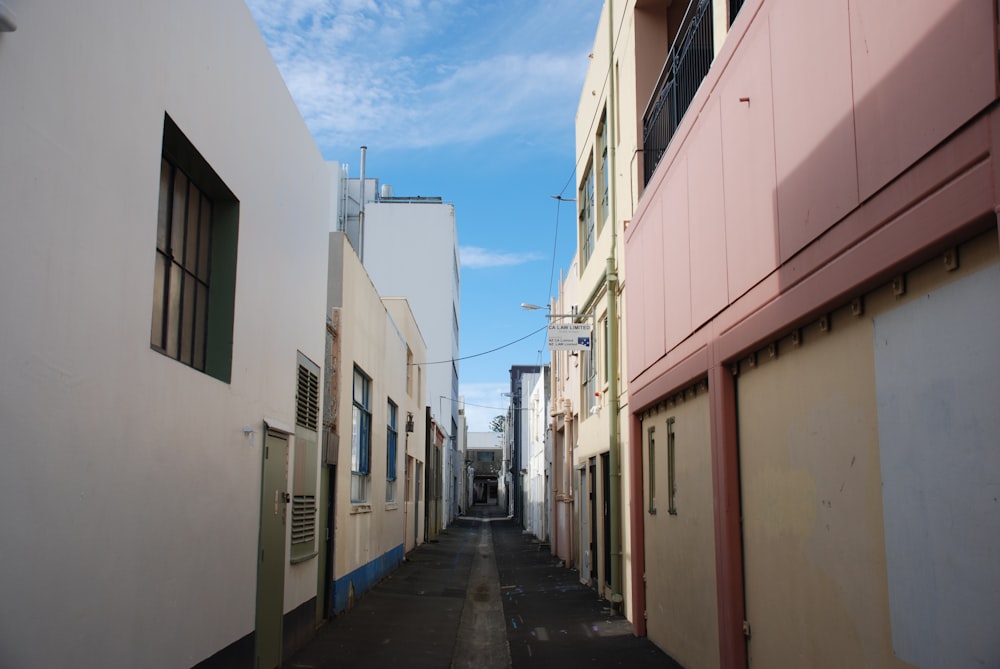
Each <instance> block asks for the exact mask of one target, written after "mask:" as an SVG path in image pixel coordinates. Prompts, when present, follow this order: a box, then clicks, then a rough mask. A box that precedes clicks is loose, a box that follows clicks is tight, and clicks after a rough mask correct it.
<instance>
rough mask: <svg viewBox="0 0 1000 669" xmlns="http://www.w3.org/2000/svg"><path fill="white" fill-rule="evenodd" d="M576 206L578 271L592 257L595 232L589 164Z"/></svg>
mask: <svg viewBox="0 0 1000 669" xmlns="http://www.w3.org/2000/svg"><path fill="white" fill-rule="evenodd" d="M577 204H578V207H579V210H580V230H579V239H580V269H581V270H582V269H583V268H584V267H586V266H587V262H588V261H589V260H590V257H591V256H592V255H594V245H595V244H596V241H597V240H596V239H595V237H596V236H597V235H596V230H595V229H594V170H593V166H592V165H591V164H588V165H587V170H586V172H584V174H583V180H582V181H581V182H580V191H579V193H578V194H577Z"/></svg>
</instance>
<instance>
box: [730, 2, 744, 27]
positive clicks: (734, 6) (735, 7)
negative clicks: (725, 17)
mask: <svg viewBox="0 0 1000 669" xmlns="http://www.w3.org/2000/svg"><path fill="white" fill-rule="evenodd" d="M741 7H743V0H729V25H733V21H735V20H736V15H737V14H739V13H740V8H741Z"/></svg>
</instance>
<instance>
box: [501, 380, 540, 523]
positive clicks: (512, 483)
mask: <svg viewBox="0 0 1000 669" xmlns="http://www.w3.org/2000/svg"><path fill="white" fill-rule="evenodd" d="M545 369H548V366H547V365H514V366H513V367H511V368H510V406H509V407H508V410H507V420H506V427H507V430H506V434H505V436H504V450H505V455H506V459H507V463H508V471H507V473H508V474H509V475H510V480H509V482H508V483H509V496H508V507H509V509H508V511H509V513H510V515H511V516H513V518H514V520H515V521H517V523H518V524H519V525H521V526H522V527H524V526H525V523H526V520H525V507H526V505H527V503H528V497H527V485H528V461H529V459H530V454H531V418H530V416H529V411H530V410H531V392H532V390H534V388H535V384H536V383H538V380H539V379H540V378H541V377H542V371H543V370H545Z"/></svg>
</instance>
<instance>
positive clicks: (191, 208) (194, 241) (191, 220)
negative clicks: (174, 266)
mask: <svg viewBox="0 0 1000 669" xmlns="http://www.w3.org/2000/svg"><path fill="white" fill-rule="evenodd" d="M187 205H188V211H187V233H186V234H185V237H184V238H185V240H186V244H185V248H184V269H186V270H188V271H189V272H192V273H193V272H195V271H196V269H197V268H196V266H197V264H198V238H199V236H200V235H199V232H198V225H199V223H198V214H199V213H200V211H201V192H200V191H199V190H198V189H197V188H196V187H195V185H194V184H193V183H189V184H188V202H187Z"/></svg>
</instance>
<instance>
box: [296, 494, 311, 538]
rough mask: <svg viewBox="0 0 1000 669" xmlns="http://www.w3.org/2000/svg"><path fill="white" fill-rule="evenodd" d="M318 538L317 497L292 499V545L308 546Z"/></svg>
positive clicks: (302, 496)
mask: <svg viewBox="0 0 1000 669" xmlns="http://www.w3.org/2000/svg"><path fill="white" fill-rule="evenodd" d="M315 537H316V495H296V496H295V497H293V498H292V544H307V543H310V542H312V540H313V539H314V538H315Z"/></svg>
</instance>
